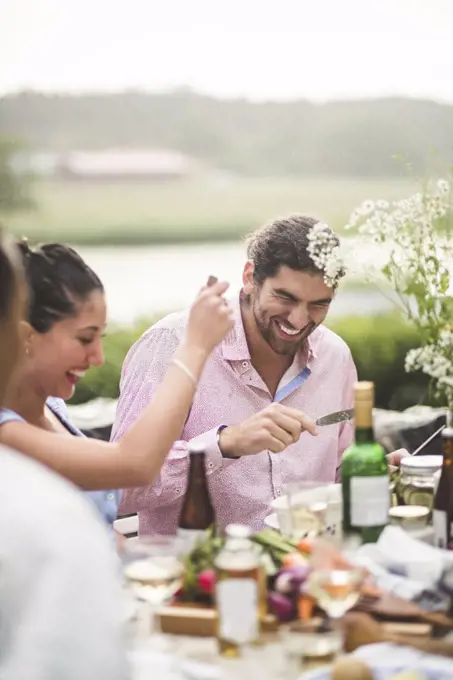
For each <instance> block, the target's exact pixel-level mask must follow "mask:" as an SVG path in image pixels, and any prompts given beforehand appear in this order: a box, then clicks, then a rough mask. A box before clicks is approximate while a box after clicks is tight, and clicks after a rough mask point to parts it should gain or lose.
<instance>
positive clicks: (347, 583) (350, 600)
mask: <svg viewBox="0 0 453 680" xmlns="http://www.w3.org/2000/svg"><path fill="white" fill-rule="evenodd" d="M364 579H365V575H364V571H363V569H354V568H353V569H321V570H314V571H312V572H311V574H310V575H309V577H308V582H307V586H308V591H309V593H310V595H312V596H313V597H314V598H316V600H317V602H318V605H319V606H320V607H321V609H323V610H324V611H325V612H326V614H327V615H328V616H329V617H330V618H331V619H340V618H341V617H342V616H344V615H345V614H346V612H347V611H349V610H350V609H351V608H352V607H354V605H355V604H357V601H358V600H359V598H360V591H361V587H362V584H363V582H364Z"/></svg>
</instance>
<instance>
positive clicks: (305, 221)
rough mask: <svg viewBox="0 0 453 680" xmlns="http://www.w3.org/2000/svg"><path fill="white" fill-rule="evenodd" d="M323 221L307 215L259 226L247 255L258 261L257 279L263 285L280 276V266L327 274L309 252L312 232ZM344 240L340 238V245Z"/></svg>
mask: <svg viewBox="0 0 453 680" xmlns="http://www.w3.org/2000/svg"><path fill="white" fill-rule="evenodd" d="M318 222H319V220H317V219H315V218H314V217H306V216H304V215H291V216H290V217H286V218H282V219H277V220H274V221H273V222H270V223H269V224H266V225H265V226H264V227H261V228H260V229H257V230H256V231H255V232H254V233H253V234H251V235H250V236H249V238H248V239H247V257H248V259H249V260H252V262H253V264H254V273H253V276H254V279H255V281H256V282H257V283H259V284H262V283H263V282H264V281H265V279H267V278H269V277H273V276H276V275H277V274H278V272H279V270H280V267H289V268H290V269H294V270H296V271H306V272H309V273H310V274H321V273H324V272H323V271H322V270H321V269H319V268H318V267H317V266H316V265H315V264H314V262H313V260H312V259H311V257H310V254H309V252H308V245H309V240H308V234H309V233H310V231H311V229H312V228H313V227H314V226H315V224H317V223H318ZM339 243H340V241H339V239H338V244H337V245H339Z"/></svg>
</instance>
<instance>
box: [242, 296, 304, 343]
mask: <svg viewBox="0 0 453 680" xmlns="http://www.w3.org/2000/svg"><path fill="white" fill-rule="evenodd" d="M252 311H253V316H254V319H255V323H256V325H257V327H258V330H259V331H260V333H261V335H262V336H263V338H264V340H265V341H266V342H267V344H268V345H269V347H271V349H272V350H273V351H274V352H275V353H276V354H280V355H281V356H288V355H290V356H294V355H295V354H296V352H298V351H299V349H300V348H301V347H302V346H303V345H304V343H305V341H306V339H307V338H308V336H309V335H310V334H311V333H313V331H314V330H315V328H316V326H317V324H315V323H314V322H313V321H309V322H308V324H307V325H306V326H305V327H304V329H303V330H302V332H301V334H300V335H297V336H295V339H294V340H293V341H291V340H290V339H288V340H286V339H283V338H281V337H280V336H279V335H277V329H276V328H275V324H276V319H275V318H274V317H272V318H268V317H266V315H265V314H264V313H263V312H262V310H261V308H260V305H259V303H258V301H257V300H254V301H253V303H252ZM285 323H286V324H287V325H288V328H289V326H290V324H289V323H288V322H285ZM294 330H296V329H294Z"/></svg>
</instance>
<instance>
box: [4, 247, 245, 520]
mask: <svg viewBox="0 0 453 680" xmlns="http://www.w3.org/2000/svg"><path fill="white" fill-rule="evenodd" d="M19 249H20V252H21V254H22V258H23V263H24V268H25V271H26V275H27V280H28V285H29V301H28V311H27V314H26V318H25V320H23V321H22V324H21V325H22V342H23V348H24V352H23V355H22V357H21V359H20V361H19V365H18V366H17V368H16V369H15V371H14V373H13V376H12V378H11V381H10V384H9V386H8V391H7V394H6V399H5V403H6V405H7V407H8V408H7V409H0V441H1V442H3V443H6V444H8V445H10V446H11V447H14V448H16V449H17V450H19V451H21V452H22V453H25V454H27V455H29V456H31V457H32V458H35V459H37V460H38V461H40V462H41V463H44V464H45V465H47V466H48V467H50V468H52V469H53V470H55V471H57V472H59V473H60V474H62V475H63V476H65V477H68V478H69V479H70V480H71V481H73V482H74V483H76V484H77V485H79V486H81V487H82V488H84V489H86V490H90V491H94V493H93V494H92V496H93V500H94V501H95V502H96V504H97V505H98V507H99V509H100V510H101V512H102V514H103V515H104V516H105V518H106V519H107V520H108V521H109V522H110V523H111V522H112V521H113V519H114V518H115V515H116V500H117V498H116V497H115V493H114V492H112V491H103V492H102V491H99V490H101V489H112V488H113V489H117V488H123V487H128V486H139V485H143V484H149V483H151V482H152V481H154V479H155V477H156V475H157V474H158V473H159V471H160V468H161V466H162V464H163V462H164V460H165V457H166V455H167V453H168V451H169V449H170V447H171V445H172V443H173V441H174V440H175V439H176V438H177V436H178V435H179V432H180V430H181V429H182V427H183V425H184V422H185V420H186V418H187V415H188V412H189V409H190V407H191V405H192V399H193V395H194V393H195V389H196V386H197V382H198V379H199V376H200V374H201V371H202V369H203V367H204V364H205V362H206V360H207V358H208V357H209V355H210V353H211V351H212V349H213V348H214V347H215V346H216V345H217V344H218V343H219V342H220V340H222V339H223V337H224V336H225V335H226V333H227V332H228V331H229V330H230V328H231V327H232V323H233V322H232V311H231V310H230V308H229V307H228V305H226V304H225V300H224V298H223V293H225V291H226V290H227V288H228V284H227V283H225V282H218V283H214V284H213V285H212V286H209V287H208V286H205V287H204V288H202V290H201V291H200V293H199V295H198V296H197V298H196V300H195V302H194V304H193V305H192V308H191V312H190V316H189V324H188V328H187V333H186V336H185V338H184V340H183V341H181V343H180V344H179V346H178V347H176V348H175V349H176V351H175V353H174V357H173V361H172V364H171V366H170V367H169V368H168V370H167V373H166V374H165V376H164V378H163V380H162V382H161V384H160V386H159V388H158V390H157V393H156V398H155V400H154V401H153V402H152V403H150V404H149V405H148V407H147V408H146V409H145V410H144V412H143V415H142V417H141V418H139V419H138V421H137V422H136V423H135V425H134V426H133V427H132V428H131V430H130V431H129V432H128V433H127V435H125V436H124V437H123V438H122V439H121V441H120V442H118V443H112V444H110V443H106V442H101V441H96V440H93V439H84V438H82V437H81V436H80V435H81V433H80V432H79V431H78V430H77V429H76V428H75V427H74V426H73V425H72V424H71V423H70V422H69V421H68V417H67V412H66V409H65V405H64V400H66V399H68V398H70V397H71V396H72V394H73V392H74V387H75V384H76V383H77V381H78V380H79V379H80V377H81V376H82V375H83V374H84V372H85V371H86V370H87V369H88V368H90V366H97V365H100V364H102V363H103V353H102V333H103V330H104V327H105V321H106V304H105V299H104V289H103V286H102V283H101V281H100V280H99V278H98V277H97V276H96V274H95V273H94V272H93V271H92V269H90V268H89V267H88V265H87V264H86V263H85V262H84V261H83V260H82V258H81V257H80V256H79V255H78V254H77V253H76V252H75V251H74V250H72V249H71V248H68V247H66V246H64V245H61V244H48V245H44V246H42V247H41V248H39V249H37V250H35V251H32V250H30V249H29V248H28V246H27V245H26V243H21V244H19ZM16 255H17V252H16ZM16 344H18V343H17V342H16ZM68 435H79V436H68Z"/></svg>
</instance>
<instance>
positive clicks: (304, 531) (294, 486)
mask: <svg viewBox="0 0 453 680" xmlns="http://www.w3.org/2000/svg"><path fill="white" fill-rule="evenodd" d="M329 486H330V485H329V484H327V483H325V482H294V483H290V484H287V485H286V487H285V491H286V495H287V499H288V513H289V520H290V527H291V536H292V538H294V539H295V540H300V539H302V538H307V537H314V536H320V535H321V534H323V532H324V528H325V525H326V513H327V507H328V501H329Z"/></svg>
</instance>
